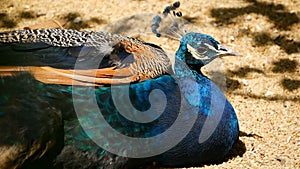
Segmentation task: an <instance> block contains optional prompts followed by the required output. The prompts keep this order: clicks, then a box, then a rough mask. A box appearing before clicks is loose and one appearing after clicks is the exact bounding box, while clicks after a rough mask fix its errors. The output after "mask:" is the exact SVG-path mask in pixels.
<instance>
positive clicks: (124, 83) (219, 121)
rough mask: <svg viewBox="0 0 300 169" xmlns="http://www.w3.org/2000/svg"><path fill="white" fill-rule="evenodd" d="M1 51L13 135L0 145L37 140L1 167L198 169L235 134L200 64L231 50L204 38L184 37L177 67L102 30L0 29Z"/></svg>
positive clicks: (0, 108) (231, 115)
mask: <svg viewBox="0 0 300 169" xmlns="http://www.w3.org/2000/svg"><path fill="white" fill-rule="evenodd" d="M179 6H180V3H179V2H175V3H174V4H172V5H170V6H167V8H166V9H165V11H164V12H163V17H166V16H168V15H171V14H172V11H174V12H173V13H174V14H175V15H177V16H179V17H180V16H181V13H178V12H175V9H177V8H178V7H179ZM162 19H163V18H161V17H160V16H157V17H155V18H154V23H153V25H152V30H153V32H154V33H155V34H157V36H161V35H162V33H161V32H160V31H158V29H159V26H160V24H161V20H162ZM174 25H175V28H176V29H178V27H177V24H176V23H175V24H173V25H172V26H171V29H169V30H171V31H173V32H174ZM0 53H1V59H0V76H1V80H0V86H1V90H0V93H1V96H0V120H1V121H3V122H4V121H7V122H6V123H5V128H1V130H2V131H1V133H5V132H6V131H5V130H7V129H10V131H11V134H10V136H9V138H5V137H1V139H0V146H1V147H5V146H7V145H8V143H9V145H11V146H13V145H14V143H15V144H18V145H20V144H21V145H22V144H25V143H24V141H26V146H27V147H30V146H31V145H32V144H33V143H39V144H38V145H39V146H37V148H36V149H34V150H31V151H27V152H26V151H25V150H24V151H23V152H22V153H23V154H25V155H24V156H22V157H16V158H15V159H14V158H11V159H6V163H5V164H2V166H6V168H9V167H11V168H34V167H37V168H41V166H42V167H44V168H47V167H48V168H138V167H145V166H152V165H155V166H163V167H188V166H198V165H201V164H203V163H208V162H216V161H219V160H222V159H224V158H225V157H226V155H227V154H228V152H229V151H230V150H231V149H232V147H233V145H234V144H235V143H236V142H237V140H238V137H239V125H238V119H237V116H236V113H235V111H234V108H233V106H232V105H231V104H230V102H229V101H228V100H227V99H226V97H225V96H224V94H223V93H222V92H221V91H220V89H219V88H218V87H217V86H216V85H215V84H214V83H213V82H212V81H211V80H210V79H209V78H208V77H206V76H204V75H203V74H202V72H201V70H200V68H201V67H202V66H204V65H206V64H208V63H210V62H211V61H212V60H214V59H215V58H217V57H220V56H225V55H236V53H235V52H234V51H232V50H230V49H228V48H227V47H225V46H224V45H221V44H220V43H219V42H218V41H217V40H215V39H214V38H213V37H211V36H209V35H206V34H202V33H195V32H191V33H187V34H183V36H181V39H180V46H179V48H178V50H177V51H176V54H175V64H174V66H172V64H171V62H170V59H169V57H168V56H167V54H166V52H165V51H164V50H163V49H162V48H161V47H159V46H157V45H155V44H152V43H147V42H144V41H141V40H137V39H134V38H130V37H125V36H121V35H117V34H110V33H106V32H101V31H77V30H65V29H34V30H16V31H7V32H1V33H0ZM52 116H54V117H52ZM17 117H20V118H17ZM25 117H26V118H25ZM24 119H25V120H27V122H26V123H22V121H23V120H24ZM30 119H32V121H30ZM47 119H49V121H47ZM53 119H55V120H53ZM3 124H4V123H2V122H1V124H0V125H3ZM35 124H38V125H35ZM43 124H44V125H43ZM16 125H17V126H19V127H15V126H16ZM45 126H47V128H45ZM21 129H22V130H21ZM41 131H44V132H46V134H41V133H42V132H41ZM22 133H23V134H22ZM24 133H25V134H24ZM28 135H29V136H28ZM31 135H34V137H33V136H32V137H31ZM44 135H45V137H44ZM39 136H40V137H41V138H39ZM42 136H43V137H42ZM14 139H18V140H20V141H18V142H17V141H14ZM34 140H42V141H39V142H38V141H34ZM22 141H23V142H22ZM30 141H31V142H30ZM27 142H28V143H27ZM50 143H51V144H50ZM3 150H4V149H3ZM27 150H28V149H27ZM5 152H7V153H10V151H9V149H5ZM25 156H26V158H24V159H22V158H23V157H25ZM0 158H4V157H3V156H2V157H1V155H0ZM16 159H17V160H16ZM13 166H14V167H13Z"/></svg>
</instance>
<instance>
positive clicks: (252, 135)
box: [240, 131, 263, 138]
mask: <svg viewBox="0 0 300 169" xmlns="http://www.w3.org/2000/svg"><path fill="white" fill-rule="evenodd" d="M240 137H253V138H263V137H262V136H260V135H258V134H255V133H246V132H243V131H240Z"/></svg>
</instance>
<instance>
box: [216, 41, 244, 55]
mask: <svg viewBox="0 0 300 169" xmlns="http://www.w3.org/2000/svg"><path fill="white" fill-rule="evenodd" d="M218 47H219V51H220V52H219V54H218V57H224V56H241V55H240V54H239V53H237V52H236V51H234V50H231V49H229V48H227V47H226V46H224V45H221V44H219V45H218Z"/></svg>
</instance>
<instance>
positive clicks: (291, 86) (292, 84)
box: [281, 78, 300, 91]
mask: <svg viewBox="0 0 300 169" xmlns="http://www.w3.org/2000/svg"><path fill="white" fill-rule="evenodd" d="M281 85H282V86H283V88H285V89H287V90H289V91H293V90H297V89H298V88H300V80H293V79H288V78H284V79H282V80H281Z"/></svg>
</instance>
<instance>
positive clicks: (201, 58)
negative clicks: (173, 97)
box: [151, 1, 238, 70]
mask: <svg viewBox="0 0 300 169" xmlns="http://www.w3.org/2000/svg"><path fill="white" fill-rule="evenodd" d="M179 6H180V2H179V1H177V2H175V3H173V4H172V5H170V6H167V7H166V8H165V10H164V11H163V13H162V15H157V16H155V17H154V18H153V24H152V27H151V28H152V32H153V33H155V34H156V36H157V37H161V36H167V37H170V38H172V39H175V40H179V41H180V46H179V48H178V50H177V52H176V59H179V60H181V61H183V62H185V63H186V64H187V65H188V66H189V67H190V68H192V69H194V70H199V68H201V67H202V66H204V65H207V64H208V63H210V62H211V61H213V60H214V59H216V58H218V57H222V56H228V55H233V56H237V55H238V53H236V52H235V51H233V50H231V49H229V48H227V47H226V46H224V45H222V44H220V43H219V42H218V41H217V40H215V39H214V38H213V37H211V36H210V35H207V34H203V33H196V32H190V33H186V31H185V30H184V29H182V28H181V25H184V21H183V20H178V19H177V18H180V17H181V16H182V13H181V12H180V11H176V10H177V9H178V8H179ZM176 19H177V20H176ZM166 20H167V21H166ZM169 20H171V22H172V23H171V24H170V23H169V22H168V21H169ZM164 22H165V23H164ZM180 22H181V23H180ZM170 25H171V26H170Z"/></svg>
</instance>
